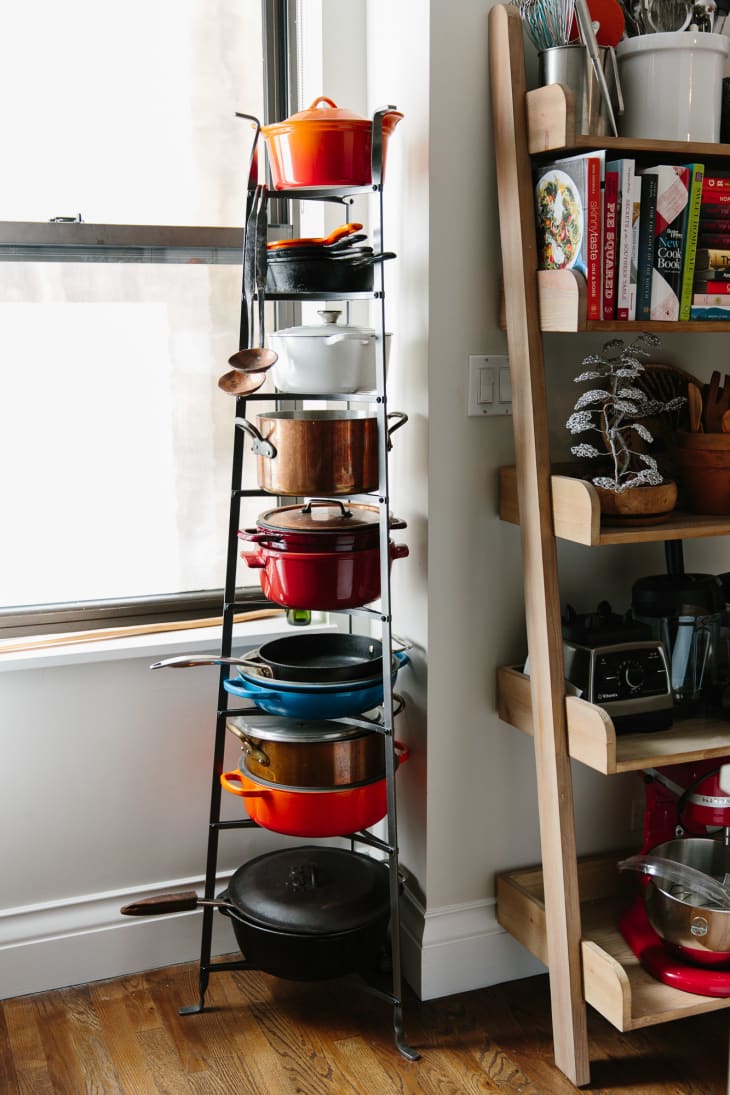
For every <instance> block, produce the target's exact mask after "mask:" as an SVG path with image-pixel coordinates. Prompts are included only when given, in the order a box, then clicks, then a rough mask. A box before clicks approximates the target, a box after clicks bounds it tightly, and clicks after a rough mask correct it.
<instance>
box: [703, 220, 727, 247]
mask: <svg viewBox="0 0 730 1095" xmlns="http://www.w3.org/2000/svg"><path fill="white" fill-rule="evenodd" d="M700 227H702V226H700ZM697 246H698V247H721V248H723V249H724V250H726V251H728V250H730V231H727V232H702V231H701V232H700V233H699V235H698V237H697Z"/></svg>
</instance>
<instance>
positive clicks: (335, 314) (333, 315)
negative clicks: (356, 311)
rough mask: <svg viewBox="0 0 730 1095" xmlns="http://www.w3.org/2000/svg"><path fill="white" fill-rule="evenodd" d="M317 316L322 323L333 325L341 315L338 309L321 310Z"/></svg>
mask: <svg viewBox="0 0 730 1095" xmlns="http://www.w3.org/2000/svg"><path fill="white" fill-rule="evenodd" d="M317 315H318V316H320V317H321V319H322V322H323V323H332V324H335V323H337V320H338V319H339V318H340V316H341V315H342V312H341V311H340V309H339V308H332V309H329V308H323V309H322V310H321V311H318V312H317Z"/></svg>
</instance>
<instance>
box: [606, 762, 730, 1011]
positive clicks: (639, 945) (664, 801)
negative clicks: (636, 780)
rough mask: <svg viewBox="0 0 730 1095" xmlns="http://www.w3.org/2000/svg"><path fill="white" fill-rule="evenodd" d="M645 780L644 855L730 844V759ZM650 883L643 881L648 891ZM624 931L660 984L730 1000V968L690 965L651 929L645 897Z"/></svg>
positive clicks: (646, 775)
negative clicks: (670, 845) (673, 845)
mask: <svg viewBox="0 0 730 1095" xmlns="http://www.w3.org/2000/svg"><path fill="white" fill-rule="evenodd" d="M642 777H643V779H644V781H645V788H646V808H645V812H644V840H643V845H642V849H641V851H642V853H651V851H652V849H654V848H656V847H657V846H658V845H660V844H664V843H665V842H667V841H670V840H674V839H676V838H677V837H682V836H687V837H712V838H715V839H717V840H718V841H720V842H724V843H725V845H726V846H727V845H728V843H730V756H728V757H720V758H714V759H712V760H700V761H692V762H690V763H687V764H675V765H671V766H669V767H666V768H649V769H646V770H645V771H644V772H643V773H642ZM725 788H728V790H726V789H725ZM729 856H730V853H729ZM649 882H650V880H649V879H648V878H644V879H642V884H643V885H646V884H649ZM619 927H620V930H621V934H622V935H623V937H624V939H625V940H626V942H627V943H628V944H629V946H630V947H631V949H632V951H633V952H634V954H635V955H636V956H637V958H638V959H639V961H640V962H641V964H642V966H644V968H645V969H646V970H647V971H648V972H649V973H651V974H652V976H654V977H656V978H657V980H659V981H662V982H664V984H667V985H672V986H673V987H674V988H678V989H682V990H683V991H685V992H691V993H695V994H698V995H700V996H718V997H719V996H730V968H728V966H727V965H726V966H725V968H723V969H718V968H714V967H710V966H704V965H696V964H692V963H690V962H689V961H684V960H683V959H682V957H680V956H678V955H677V953H676V952H675V951H674V950H673V949H672V948H671V947H670V946H669V945H668V944H666V943H665V942H664V940H662V939H661V938H660V936H659V935H657V933H656V932H655V931H654V929H653V928H652V927H651V925H650V923H649V921H648V919H647V914H646V910H645V907H644V901H643V898H642V896H641V895H639V896H638V897H637V898H636V899H635V900H634V901H633V902H632V904H631V905H630V907H629V908H628V909H627V910H626V912H625V913H624V914H623V915H622V917H621V919H620V921H619Z"/></svg>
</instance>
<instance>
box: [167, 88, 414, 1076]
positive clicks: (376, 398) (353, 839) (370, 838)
mask: <svg viewBox="0 0 730 1095" xmlns="http://www.w3.org/2000/svg"><path fill="white" fill-rule="evenodd" d="M391 109H393V108H392V107H385V108H383V109H382V110H380V111H377V112H376V113H375V115H374V117H373V137H372V150H373V151H372V178H373V182H372V184H371V185H368V186H357V187H346V188H340V189H337V190H335V189H302V190H300V189H297V190H277V191H272V193H271V197H273V198H282V199H289V200H296V201H302V200H306V201H324V202H339V203H341V204H344V205H348V204H352V201H353V198H354V196H355V195H364V194H369V195H374V196H375V197H376V198H377V209H378V214H377V222H376V226H375V238H376V240H377V242H378V245H380V246H382V226H383V186H382V159H383V156H382V153H383V141H382V118H383V115H384V114H385V113H386V112H387V111H388V110H391ZM238 116H239V117H243V118H248V119H249V120H250V121H251V122H253V123H255V126H256V136H255V138H254V144H253V149H252V153H251V162H250V168H249V184H248V192H247V201H246V227H245V230H244V240H243V248H242V251H243V255H242V281H243V289H242V295H241V325H240V338H239V349H249V348H251V347H252V346H254V345H255V343H254V340H253V334H254V332H253V330H252V327H253V324H252V323H251V322H250V316H252V315H253V309H252V304H253V301H256V302H258V304H259V308H260V311H259V317H260V326H261V325H262V324H261V316H262V309H263V302H264V298H265V299H268V300H289V301H292V300H299V301H301V300H325V299H326V300H328V301H329V300H377V301H379V302H380V316H379V323H378V324H377V325H376V327H377V330H378V345H377V353H376V380H377V389H376V390H375V391H372V392H357V393H347V394H342V393H339V394H332V393H323V392H313V393H311V394H308V395H302V394H300V393H297V394H296V395H292V394H287V393H284V392H274V393H272V392H266V393H262V392H255V393H251V394H248V395H243V396H238V397H236V399H235V417H236V418H239V417H245V414H246V404H247V402H249V401H250V402H257V401H263V400H266V401H269V402H271V401H272V400H273V401H275V402H276V403H281V402H285V401H291V400H293V399H296V400H306V399H317V400H320V401H333V402H335V401H339V402H362V403H368V404H370V405H373V406H374V407H375V413H376V417H377V420H378V437H379V483H378V489H377V491H375V492H372V493H370V494H365V495H355V494H353V495H351V496H350V497H349V500H350V501H357V500H363V501H366V502H367V503H369V504H377V505H378V507H379V529H380V539H379V545H380V577H381V596H380V599H379V602H376V606H375V607H372V606H363V607H357V608H349V609H341V610H338V611H339V612H341V613H343V614H345V615H350V616H365V617H369V618H370V619H371V620H373V621H374V622H379V624H380V626H381V641H382V650H383V659H382V660H383V703H382V705H381V706H380V708H379V709H378V711H379V716H378V718H377V719H375V720H373V719H371V718H365V717H362V716H361V717H354V716H351V717H343V718H340V719H339V720H338V721H340V722H346V723H349V724H351V725H353V726H358V727H362V728H364V729H367V730H373V731H377V732H378V733H381V734H382V735H384V737H385V738H386V748H385V780H386V789H387V814H386V834H387V835H386V838H385V839H384V840H382V839H380V838H379V837H377V836H376V835H375V834H374V833H372V832H369V831H365V830H361V831H358V832H354V833H343V834H341V836H342V837H344V838H346V839H349V841H350V848H351V849H353V850H354V846H355V844H356V843H360V844H364V845H366V846H368V847H371V848H373V849H376V850H377V851H379V852H381V853H383V855H384V856H387V861H388V868H389V888H390V956H389V959H390V960H389V965H390V988H389V989H384V988H383V987H382V984H381V985H379V984H376V983H375V979H373V980H371V979H369V978H368V976H367V974H366V973H364V972H363V973H362V974H361V976H362V977H363V987H364V989H365V990H366V991H367V992H369V993H371V994H373V995H375V996H376V997H379V998H381V999H383V1000H384V1001H386V1002H387V1003H390V1004H392V1006H393V1029H394V1038H395V1043H396V1047H397V1048H398V1050H399V1051H400V1053H401V1054H403V1056H404V1057H406V1058H407V1059H408V1060H417V1059H418V1058H419V1056H420V1054H419V1053H417V1052H416V1051H415V1050H413V1049H412V1048H411V1047H410V1046H409V1045H408V1044H407V1042H406V1038H405V1031H404V1023H403V1003H402V978H401V969H400V966H401V961H400V915H399V897H400V888H401V878H400V873H399V867H398V840H397V817H396V798H395V772H396V759H395V752H394V749H393V740H394V725H393V724H394V713H395V704H394V692H393V683H392V677H391V658H392V650H393V635H392V630H391V594H390V548H389V526H390V507H389V486H388V424H387V414H388V406H387V393H386V370H385V365H386V362H385V290H384V273H383V264H382V263H381V264H379V270H378V272H377V274H376V275H375V280H374V288H373V290H372V291H371V292H352V293H345V292H332V291H328V292H326V293H310V292H298V293H266V289H265V277H264V275H265V247H264V267H263V271H262V266H261V235H260V233H258V232H255V236H256V237H257V239H258V244H259V247H258V254H257V248H256V247H255V246H254V245H253V243H252V240H251V231H252V229H254V230H255V227H256V226H255V224H254V225H251V223H250V221H251V214H252V210H254V208H255V193H254V192H255V189H256V181H257V177H258V167H257V153H256V142H257V139H258V134H259V128H260V127H259V123H258V120H257V119H256V118H254V117H253V116H251V115H246V114H240V115H238ZM263 207H264V215H265V207H266V203H265V201H264V203H263ZM264 239H265V236H264ZM257 276H258V280H257ZM259 340H260V341H259V344H262V343H263V332H262V331H261V330H259ZM245 444H246V434H245V433H244V431H243V430H242V429H238V428H236V427H235V426H234V437H233V457H232V463H231V491H230V509H229V520H228V539H227V551H226V574H225V582H224V593H223V613H222V615H223V626H222V634H221V646H220V655H221V657H228V656H230V655H231V650H232V640H233V623H234V616H235V614H236V612H238V611H241V610H242V609H244V608H250V604H249V603H246V604H243V603H241V602H237V601H236V568H237V563H238V550H239V545H238V535H237V534H238V531H239V528H240V508H241V498H244V497H254V496H260V497H266V498H271V495H270V494H267V493H266V492H265V491H262V490H260V489H247V488H243V487H241V483H242V481H243V474H244V449H245ZM228 673H229V669H228V668H227V667H226V666H221V668H220V674H219V683H218V698H217V709H216V729H215V742H214V748H213V765H212V779H211V790H210V814H209V828H208V849H207V857H206V869H205V893H204V897H205V898H206V899H213V898H214V897H215V896H216V895H215V889H216V874H217V863H218V843H219V834H220V832H221V831H222V830H226V829H249V828H258V825H257V823H256V822H255V821H252V820H251V819H250V818H242V819H239V820H233V821H226V820H222V819H221V796H222V789H221V783H220V776H221V773H222V772H223V761H224V750H225V743H226V721H227V719H229V718H230V717H232V716H235V715H250V714H251V713H252V712H256V717H257V718H258V717H259V716H261V717H263V718H265V717H266V712H263V711H261V710H260V709H259V708H257V707H256V705H255V704H253V703H250V704H249V705H248V706H246V707H241V706H237V707H232V706H230V701H231V697H229V695H228V693H227V692H226V690H225V688H224V681H225V680H226V679H227V676H228ZM396 699H397V697H396ZM214 911H215V910H214V909H213V908H211V907H210V906H204V907H203V910H202V914H203V916H202V929H201V945H200V963H199V999H198V1002H197V1003H195V1004H192V1005H190V1006H187V1007H183V1008H180V1014H181V1015H191V1014H195V1013H198V1012H201V1011H203V1010H204V1009H205V994H206V991H207V988H208V983H209V978H210V976H211V974H215V973H218V972H222V971H228V970H246V969H255V968H257V967H256V966H254V965H252V964H251V963H249V962H248V961H247V960H246V959H245V958H244V959H242V960H236V961H213V960H212V958H211V944H212V934H213V913H214Z"/></svg>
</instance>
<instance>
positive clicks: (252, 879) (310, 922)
mask: <svg viewBox="0 0 730 1095" xmlns="http://www.w3.org/2000/svg"><path fill="white" fill-rule="evenodd" d="M228 896H229V900H230V901H231V902H232V903H233V904H234V905H235V906H236V908H237V909H238V910H239V911H240V913H241V915H242V916H244V917H245V918H246V919H247V920H248V921H250V922H251V923H253V924H257V925H259V926H261V927H262V928H272V929H275V930H280V931H286V932H294V933H297V934H302V935H323V934H332V933H338V932H346V931H352V930H354V929H356V928H361V927H365V926H366V925H368V924H371V923H372V922H373V920H374V919H375V918H376V917H377V916H379V915H380V914H381V913H382V912H383V910H384V909H385V908H387V906H388V903H389V873H388V868H387V867H386V866H385V864H384V863H381V862H380V861H379V860H376V859H373V858H372V857H371V856H367V855H363V854H362V853H361V852H350V851H346V850H344V849H342V848H329V847H318V846H317V845H304V846H303V847H299V848H284V849H283V850H281V851H278V852H268V853H266V854H265V855H260V856H257V857H256V858H255V859H251V860H249V862H248V863H244V864H243V866H242V867H239V868H238V870H237V871H236V872H235V874H234V875H233V877H232V878H231V880H230V883H229V885H228Z"/></svg>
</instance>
